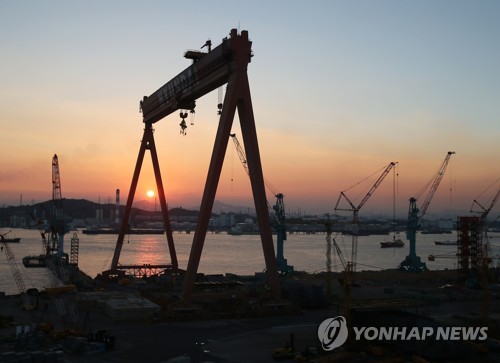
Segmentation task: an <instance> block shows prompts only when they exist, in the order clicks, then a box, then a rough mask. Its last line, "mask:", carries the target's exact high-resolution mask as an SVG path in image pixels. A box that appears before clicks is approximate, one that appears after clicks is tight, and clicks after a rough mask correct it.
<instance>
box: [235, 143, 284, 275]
mask: <svg viewBox="0 0 500 363" xmlns="http://www.w3.org/2000/svg"><path fill="white" fill-rule="evenodd" d="M230 136H231V138H232V139H233V143H234V146H235V148H236V151H237V153H238V158H239V159H240V161H241V164H242V165H243V168H244V169H245V172H246V173H247V175H248V176H249V177H250V172H249V170H248V164H247V158H246V155H245V151H244V150H243V148H242V147H241V144H240V142H239V141H238V138H237V137H236V134H230ZM264 184H265V185H266V187H267V188H268V189H269V190H270V191H271V192H272V193H273V194H274V195H275V197H276V204H275V205H274V206H273V207H272V208H271V206H270V205H269V202H267V205H268V209H269V210H270V211H272V212H273V215H274V222H275V223H274V225H275V228H276V267H277V269H278V272H280V273H282V274H287V273H290V272H293V266H290V265H288V261H287V259H286V258H285V256H284V254H283V247H284V241H286V217H285V203H284V200H283V199H284V197H285V196H284V195H283V193H275V192H274V191H273V188H272V187H271V186H270V185H269V183H268V182H267V181H266V180H264Z"/></svg>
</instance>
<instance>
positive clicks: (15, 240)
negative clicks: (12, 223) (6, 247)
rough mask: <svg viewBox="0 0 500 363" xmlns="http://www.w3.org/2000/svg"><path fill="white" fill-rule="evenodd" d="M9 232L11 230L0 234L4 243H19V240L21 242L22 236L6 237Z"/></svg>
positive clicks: (0, 240)
mask: <svg viewBox="0 0 500 363" xmlns="http://www.w3.org/2000/svg"><path fill="white" fill-rule="evenodd" d="M9 233H10V231H9V232H7V233H4V234H0V242H2V243H19V242H21V238H20V237H12V238H9V237H5V236H6V235H8V234H9Z"/></svg>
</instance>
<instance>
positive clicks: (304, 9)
mask: <svg viewBox="0 0 500 363" xmlns="http://www.w3.org/2000/svg"><path fill="white" fill-rule="evenodd" d="M498 19H500V2H498V1H493V0H491V1H488V0H481V1H460V0H453V1H452V0H449V1H444V0H440V1H434V0H432V1H431V0H428V1H426V0H424V1H402V0H398V1H388V0H387V1H386V0H378V1H368V0H367V1H347V0H346V1H332V0H327V1H247V2H242V1H241V2H235V1H198V2H196V1H150V0H147V1H128V0H119V1H118V0H107V1H77V0H75V1H66V0H60V1H54V0H47V1H16V0H2V1H0V39H1V40H0V44H1V58H0V122H1V133H0V142H1V145H2V153H1V157H0V206H3V205H19V203H20V198H21V195H22V202H23V204H31V203H32V202H35V203H36V202H42V201H45V200H48V199H50V198H51V195H52V194H51V193H52V190H51V188H52V182H51V161H52V156H53V155H54V154H57V155H58V157H59V163H60V170H61V183H62V195H63V197H64V198H85V199H89V200H92V201H96V202H97V201H99V200H101V202H102V201H105V200H107V199H111V200H112V202H114V193H115V189H117V188H119V189H120V190H121V193H122V198H123V199H122V203H125V198H126V195H127V193H128V190H129V188H130V182H131V178H132V173H133V169H134V166H135V162H136V159H137V153H138V151H139V146H140V140H141V137H142V132H143V123H142V115H141V114H140V113H139V100H140V99H142V97H143V96H145V95H150V94H151V93H153V92H154V91H155V90H157V89H158V88H159V87H161V86H162V85H163V84H165V83H166V82H167V81H169V80H170V79H171V78H173V77H174V76H176V75H177V74H178V73H180V72H181V71H182V70H183V69H185V68H186V67H188V66H189V65H190V61H189V60H186V59H184V58H183V54H184V52H185V51H186V50H188V49H199V48H200V47H201V46H202V45H203V44H204V43H205V41H206V40H207V39H211V40H212V43H213V45H214V46H217V45H218V44H220V42H221V40H222V38H224V37H226V36H228V35H229V32H230V30H231V28H237V29H240V30H248V32H249V36H250V39H251V40H252V41H253V48H252V49H253V53H254V57H253V58H252V62H251V63H250V64H249V70H248V72H249V80H250V87H251V92H252V102H253V108H254V114H255V121H256V125H257V132H258V137H259V147H260V152H261V157H262V164H263V169H264V176H265V179H266V181H268V183H269V184H271V185H272V186H273V188H274V189H275V190H274V191H275V192H281V193H283V194H285V203H286V206H287V210H289V213H291V212H292V211H301V212H305V213H326V212H330V213H333V208H334V206H335V202H336V201H337V198H338V195H339V193H340V191H342V190H345V189H347V188H349V187H350V186H352V185H354V184H355V183H357V182H358V181H360V180H362V179H364V178H366V177H368V176H369V175H372V174H373V173H375V172H376V171H377V170H380V169H381V168H383V167H384V166H385V165H387V164H389V163H390V162H391V161H395V162H398V167H397V173H398V174H399V176H398V178H397V179H398V180H397V212H398V213H399V214H405V213H406V212H407V208H408V199H409V198H410V197H412V196H417V194H418V193H419V192H420V191H421V190H422V188H423V187H424V186H425V185H427V183H428V182H429V181H430V180H431V179H432V178H433V177H434V176H435V173H436V172H437V170H438V168H439V166H440V165H441V163H442V162H443V160H444V158H445V156H446V153H447V152H448V151H449V150H451V151H455V152H456V155H454V156H453V157H452V161H451V162H450V164H449V166H448V169H447V171H446V175H445V176H444V178H443V181H442V183H441V186H440V188H439V190H438V192H437V193H436V195H435V197H434V200H433V202H432V204H431V206H430V208H429V213H437V212H438V211H442V210H456V211H457V212H459V213H468V212H469V209H470V206H471V204H472V201H473V200H474V199H475V198H480V201H481V202H482V203H483V204H488V203H489V202H490V197H492V196H493V194H494V192H495V191H496V190H497V189H498V187H499V186H500V183H499V181H498V178H499V177H500V147H499V141H500V69H499V65H500V41H499V35H500V22H499V21H498ZM217 103H218V92H217V90H215V91H213V92H211V93H210V94H208V95H206V96H205V97H203V98H202V99H200V100H198V101H197V107H196V117H195V122H194V125H193V126H191V125H189V127H188V129H187V135H186V136H182V135H181V134H180V133H179V122H180V118H179V116H178V113H175V114H173V115H170V116H169V117H167V118H165V119H163V120H161V121H160V122H158V123H156V124H155V125H154V128H155V140H156V145H157V148H158V154H159V160H160V164H161V171H162V177H163V182H164V184H165V188H166V195H167V202H168V203H169V206H171V207H172V206H182V207H184V208H191V207H197V206H199V204H200V201H201V194H202V192H203V186H204V183H205V179H206V175H207V171H208V164H209V160H210V155H211V150H212V147H213V142H214V138H215V132H216V130H217V122H218V116H217ZM233 131H234V132H235V133H236V134H237V135H238V136H240V138H239V140H240V142H242V138H241V132H240V130H239V121H238V120H237V119H236V120H235V123H234V129H233ZM376 177H378V175H375V179H376ZM392 178H393V176H392V173H391V174H389V175H388V176H387V178H386V180H384V182H383V183H382V185H381V186H380V187H379V189H378V190H377V191H376V193H375V195H374V196H373V197H372V198H371V199H370V201H369V202H368V203H367V204H366V205H365V206H364V207H363V210H362V213H361V215H362V214H363V213H365V214H367V213H378V212H387V213H391V208H392V192H393V179H392ZM375 179H374V178H372V179H370V180H371V181H368V184H366V185H365V189H364V191H363V190H360V191H359V194H354V193H358V192H355V191H354V190H352V193H353V194H352V195H351V196H352V197H353V199H356V198H355V197H356V195H359V196H361V197H362V196H363V195H364V193H366V192H367V191H368V189H369V187H370V186H371V184H370V183H373V182H374V181H375ZM495 181H496V182H495ZM491 185H493V187H492V188H490V189H488V191H486V192H485V190H487V188H488V187H490V186H491ZM495 188H496V189H495ZM149 189H153V190H155V184H154V178H153V176H152V166H151V161H150V157H149V155H148V154H147V155H146V159H145V162H144V167H143V171H142V174H141V178H140V185H139V187H138V190H137V194H136V200H141V199H147V198H148V197H147V196H146V192H147V190H149ZM483 192H484V193H483ZM424 197H425V195H424V196H422V199H423V198H424ZM216 199H217V200H220V201H223V202H226V203H231V204H237V205H248V206H249V207H252V206H253V204H252V203H253V202H252V199H251V191H250V186H249V181H248V177H247V176H246V174H245V172H244V170H243V167H242V166H241V163H240V162H239V159H238V156H237V153H236V151H235V149H234V147H233V144H232V143H230V144H229V147H228V150H227V154H226V159H225V164H224V169H223V173H222V175H221V180H220V184H219V189H218V193H217V197H216ZM268 199H269V200H270V201H271V202H273V201H274V198H273V195H272V193H271V192H270V191H269V190H268ZM419 200H420V199H419ZM499 209H500V208H499V206H498V205H497V207H496V208H495V213H494V215H495V216H496V215H498V210H499ZM214 212H219V211H214Z"/></svg>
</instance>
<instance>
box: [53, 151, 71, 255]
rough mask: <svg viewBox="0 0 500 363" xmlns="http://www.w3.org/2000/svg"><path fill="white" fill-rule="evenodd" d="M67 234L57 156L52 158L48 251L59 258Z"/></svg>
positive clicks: (62, 251)
mask: <svg viewBox="0 0 500 363" xmlns="http://www.w3.org/2000/svg"><path fill="white" fill-rule="evenodd" d="M66 232H67V229H66V224H65V221H64V210H63V201H62V192H61V176H60V173H59V159H58V157H57V154H54V156H53V157H52V211H51V220H50V225H49V244H50V247H49V248H50V250H51V251H53V252H56V254H57V255H58V256H59V257H62V255H63V253H64V234H65V233H66Z"/></svg>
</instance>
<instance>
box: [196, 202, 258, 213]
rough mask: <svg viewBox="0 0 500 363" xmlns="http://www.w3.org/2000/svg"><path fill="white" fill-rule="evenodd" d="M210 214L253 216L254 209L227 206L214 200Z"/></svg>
mask: <svg viewBox="0 0 500 363" xmlns="http://www.w3.org/2000/svg"><path fill="white" fill-rule="evenodd" d="M196 209H197V210H200V207H199V206H198V207H197V208H196ZM212 213H216V214H221V213H238V214H239V213H241V214H255V209H254V208H250V207H249V206H243V205H233V204H228V203H224V202H220V201H218V200H216V201H215V202H214V207H213V208H212Z"/></svg>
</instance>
